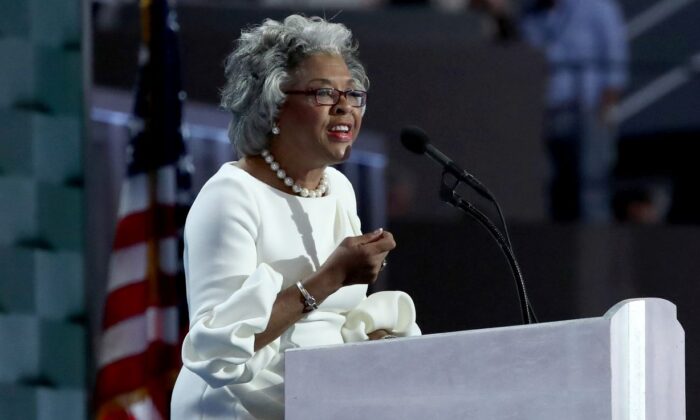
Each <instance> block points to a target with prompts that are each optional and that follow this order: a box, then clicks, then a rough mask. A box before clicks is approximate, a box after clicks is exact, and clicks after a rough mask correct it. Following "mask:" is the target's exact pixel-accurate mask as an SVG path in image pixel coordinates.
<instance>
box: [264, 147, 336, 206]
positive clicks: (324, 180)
mask: <svg viewBox="0 0 700 420" xmlns="http://www.w3.org/2000/svg"><path fill="white" fill-rule="evenodd" d="M261 155H262V157H263V159H265V163H267V164H268V165H270V169H272V171H273V172H275V173H276V174H277V178H279V179H281V180H282V182H284V185H286V186H288V187H290V188H291V189H292V191H294V193H295V194H297V195H299V196H301V197H310V198H316V197H323V196H324V195H325V194H326V193H328V189H329V188H328V176H327V175H326V173H325V172H324V173H323V175H321V182H319V183H318V187H317V188H316V189H315V190H310V189H308V188H304V187H302V186H301V185H299V184H297V183H296V182H295V181H294V180H293V179H292V178H291V177H289V176H287V173H286V172H285V171H284V169H282V168H280V164H279V163H277V161H275V158H274V156H272V153H270V151H269V150H267V149H265V150H263V151H262V153H261Z"/></svg>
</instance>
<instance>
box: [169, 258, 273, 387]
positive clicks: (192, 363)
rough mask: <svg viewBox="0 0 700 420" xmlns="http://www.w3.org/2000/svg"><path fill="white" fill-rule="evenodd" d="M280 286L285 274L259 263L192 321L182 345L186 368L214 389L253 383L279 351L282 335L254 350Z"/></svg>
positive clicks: (265, 326) (265, 325)
mask: <svg viewBox="0 0 700 420" xmlns="http://www.w3.org/2000/svg"><path fill="white" fill-rule="evenodd" d="M281 288H282V275H281V274H279V273H277V272H276V271H275V270H273V269H272V268H271V267H270V266H269V265H267V264H261V265H260V266H258V268H257V269H256V270H255V271H254V272H253V274H251V275H250V276H249V277H248V278H247V279H246V280H245V281H244V282H243V285H242V286H241V288H240V289H238V290H237V291H236V292H234V293H233V294H232V295H231V296H229V298H228V299H226V300H225V301H224V302H222V303H220V304H219V305H217V306H215V307H214V308H212V310H211V311H209V312H207V313H206V315H205V316H203V317H201V318H200V319H198V320H197V321H196V322H195V323H194V324H193V325H192V327H191V328H190V331H189V333H188V334H187V336H186V337H185V340H184V342H183V345H182V360H183V364H184V365H185V367H187V368H188V369H189V370H191V371H192V372H194V373H196V374H197V375H199V376H200V377H202V379H204V380H205V381H206V382H207V383H208V384H209V385H210V386H212V387H214V388H217V387H221V386H224V385H231V384H237V383H245V382H249V381H251V380H252V379H253V378H254V377H255V375H257V374H258V373H259V372H260V371H262V370H263V369H265V368H266V367H267V366H268V365H269V364H270V363H271V362H272V361H273V359H274V358H275V357H276V356H277V355H278V353H279V339H277V340H275V341H273V342H272V343H270V344H268V345H267V346H265V347H263V348H261V349H259V350H258V351H257V352H255V351H254V350H253V348H254V344H255V334H258V333H260V332H262V331H264V330H265V328H267V323H268V321H269V319H270V315H271V313H272V305H273V304H274V302H275V300H276V298H277V294H278V293H279V291H280V290H281Z"/></svg>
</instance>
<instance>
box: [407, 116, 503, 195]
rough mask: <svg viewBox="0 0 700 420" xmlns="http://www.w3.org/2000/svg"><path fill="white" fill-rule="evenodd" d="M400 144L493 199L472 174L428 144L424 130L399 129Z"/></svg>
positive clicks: (413, 128)
mask: <svg viewBox="0 0 700 420" xmlns="http://www.w3.org/2000/svg"><path fill="white" fill-rule="evenodd" d="M401 144H403V145H404V147H405V148H406V149H408V150H410V151H411V152H413V153H416V154H419V155H422V154H427V155H428V156H430V158H431V159H433V160H434V161H435V162H437V163H439V164H440V165H442V167H443V168H445V170H446V171H448V172H450V173H451V174H453V175H454V176H456V177H457V178H459V179H461V180H462V181H464V182H466V183H467V184H469V185H470V186H471V187H472V188H474V190H476V192H478V193H479V194H481V195H482V196H483V197H484V198H486V199H488V200H492V201H493V200H494V197H493V194H491V192H490V191H489V190H488V189H487V188H486V187H485V186H484V185H483V184H482V183H481V182H479V180H478V179H476V178H475V177H474V176H473V175H472V174H470V173H469V172H467V171H465V170H464V169H462V168H460V167H459V166H457V164H456V163H454V161H453V160H452V159H450V158H449V157H447V156H445V154H444V153H442V152H441V151H439V150H438V149H437V148H436V147H435V146H433V145H432V144H430V139H429V138H428V135H427V134H426V133H425V131H423V130H421V129H420V128H418V127H415V126H408V127H405V128H403V129H402V130H401Z"/></svg>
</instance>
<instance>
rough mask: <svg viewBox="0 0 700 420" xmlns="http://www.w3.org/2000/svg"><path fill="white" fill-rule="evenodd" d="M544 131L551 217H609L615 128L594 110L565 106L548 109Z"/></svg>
mask: <svg viewBox="0 0 700 420" xmlns="http://www.w3.org/2000/svg"><path fill="white" fill-rule="evenodd" d="M545 134H546V136H547V148H548V151H549V157H550V163H551V181H550V203H549V204H550V206H549V207H550V215H551V218H552V219H553V220H555V221H564V222H570V221H583V222H593V223H601V222H608V221H610V220H611V219H612V217H611V215H612V211H611V198H612V169H613V165H614V164H615V160H616V154H617V153H616V152H617V145H616V142H615V130H614V129H613V128H612V127H610V126H609V125H608V124H605V123H604V122H603V121H601V120H600V118H599V117H598V115H597V112H596V111H595V110H581V109H579V108H566V109H558V110H556V111H550V112H549V113H548V118H547V121H546V127H545Z"/></svg>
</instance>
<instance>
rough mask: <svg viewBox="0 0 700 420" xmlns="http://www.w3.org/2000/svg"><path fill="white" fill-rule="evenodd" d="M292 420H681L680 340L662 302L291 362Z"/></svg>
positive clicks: (670, 309) (336, 350)
mask: <svg viewBox="0 0 700 420" xmlns="http://www.w3.org/2000/svg"><path fill="white" fill-rule="evenodd" d="M285 377H286V379H285V382H286V383H285V403H286V415H285V418H286V419H288V420H310V419H319V420H321V419H323V420H328V419H333V420H346V419H348V420H349V419H362V420H368V419H381V420H391V419H397V420H398V419H401V420H406V419H420V420H426V419H428V420H452V419H470V420H506V419H508V420H525V419H528V420H529V419H532V420H550V419H551V420H565V419H566V420H579V419H580V420H584V419H585V420H606V419H612V420H683V419H685V335H684V332H683V328H682V327H681V325H680V324H679V323H678V321H677V319H676V307H675V305H673V304H672V303H670V302H668V301H665V300H662V299H654V298H651V299H632V300H627V301H623V302H620V303H619V304H617V305H615V306H614V307H613V308H611V309H610V310H609V311H608V312H607V313H606V314H605V316H603V317H600V318H587V319H578V320H572V321H561V322H551V323H542V324H537V325H529V326H514V327H504V328H494V329H484V330H474V331H460V332H454V333H445V334H434V335H426V336H422V337H408V338H399V339H393V340H380V341H372V342H365V343H355V344H346V345H339V346H327V347H316V348H304V349H294V350H289V351H287V352H286V367H285Z"/></svg>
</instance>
